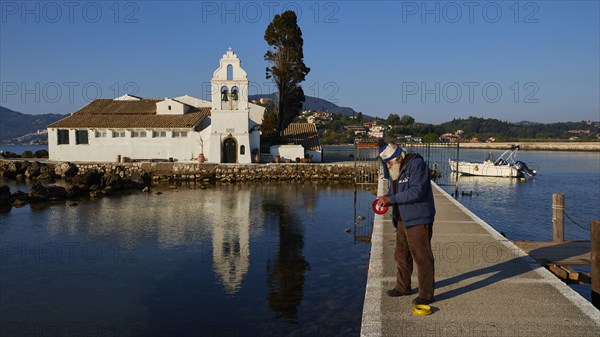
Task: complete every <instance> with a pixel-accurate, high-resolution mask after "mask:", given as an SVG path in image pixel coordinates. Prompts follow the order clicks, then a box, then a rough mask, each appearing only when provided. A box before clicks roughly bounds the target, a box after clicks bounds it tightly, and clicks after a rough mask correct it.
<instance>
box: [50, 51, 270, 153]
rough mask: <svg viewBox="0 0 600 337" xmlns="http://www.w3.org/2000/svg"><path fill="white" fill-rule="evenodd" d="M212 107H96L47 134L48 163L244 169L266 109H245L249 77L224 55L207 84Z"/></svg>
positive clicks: (163, 102) (107, 103) (167, 102)
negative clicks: (202, 163) (201, 164)
mask: <svg viewBox="0 0 600 337" xmlns="http://www.w3.org/2000/svg"><path fill="white" fill-rule="evenodd" d="M211 89H212V92H211V101H206V100H202V99H199V98H195V97H191V96H187V95H185V96H180V97H175V98H164V99H144V98H141V97H136V96H132V95H124V96H121V97H118V98H115V99H96V100H94V101H92V102H91V103H90V104H88V105H86V106H84V107H83V108H81V109H80V110H78V111H76V112H74V113H72V114H71V115H70V116H68V117H66V118H63V119H61V120H60V121H58V122H55V123H53V124H51V125H49V126H48V150H49V154H50V159H51V160H61V161H108V162H110V161H117V159H118V158H129V159H133V160H136V159H147V160H150V159H170V158H172V159H173V160H177V161H195V160H196V158H197V157H198V155H199V154H200V153H203V154H204V156H205V157H206V160H207V162H213V163H250V162H252V151H253V150H254V149H258V148H259V147H260V131H259V126H260V124H261V123H262V118H263V114H264V111H265V109H264V108H263V107H261V106H259V105H256V104H252V103H249V102H248V77H247V74H246V72H245V71H244V70H243V69H242V67H241V63H240V59H239V58H238V57H237V55H236V54H235V53H234V52H233V51H232V50H231V48H229V49H228V50H227V52H226V53H225V54H224V55H223V57H222V58H221V61H220V65H219V68H218V69H217V70H215V72H214V74H213V78H212V80H211Z"/></svg>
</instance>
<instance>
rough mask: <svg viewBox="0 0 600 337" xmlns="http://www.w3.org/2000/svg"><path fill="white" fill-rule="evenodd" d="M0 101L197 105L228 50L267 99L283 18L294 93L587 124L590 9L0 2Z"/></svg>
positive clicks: (593, 59)
mask: <svg viewBox="0 0 600 337" xmlns="http://www.w3.org/2000/svg"><path fill="white" fill-rule="evenodd" d="M0 3H1V7H0V16H1V17H0V82H1V85H2V86H1V97H0V105H2V106H5V107H7V108H10V109H13V110H16V111H20V112H23V113H32V114H39V113H62V114H64V113H70V112H73V111H75V110H77V109H79V108H80V107H82V106H84V105H85V104H87V103H88V102H89V101H90V100H92V99H94V98H97V97H98V98H100V97H104V98H113V97H116V96H120V95H122V94H124V93H126V92H132V93H135V94H137V95H139V96H142V97H148V98H156V97H175V96H180V95H185V94H188V95H191V96H196V97H201V98H207V97H208V92H207V88H206V85H207V84H208V83H209V82H210V79H211V76H212V73H213V71H214V70H215V69H216V68H217V66H218V62H219V59H220V58H221V56H222V55H223V53H224V52H225V51H226V50H227V48H228V47H232V48H233V49H234V51H235V52H236V54H238V56H239V57H240V58H241V60H242V67H244V69H245V70H246V71H247V72H248V77H249V79H250V81H251V82H252V84H251V88H250V92H251V93H269V92H271V91H272V88H273V86H272V84H271V83H270V82H269V81H267V80H266V79H265V67H266V63H265V61H264V59H263V56H264V53H265V51H266V50H267V44H266V42H265V41H264V39H263V36H264V31H265V29H266V27H267V25H268V24H269V22H270V21H271V19H272V16H273V14H276V13H280V12H281V11H283V10H285V9H292V10H295V11H296V12H297V13H298V15H299V17H300V19H299V25H300V28H301V29H302V31H303V37H304V55H305V63H306V65H307V66H308V67H310V68H311V72H310V73H309V75H308V76H307V78H306V81H305V82H304V84H303V87H304V92H305V94H307V95H310V96H316V97H320V98H323V99H327V100H330V101H332V102H334V103H336V104H338V105H340V106H349V107H352V108H354V109H355V110H357V111H362V112H363V113H365V114H368V115H372V116H379V117H383V118H385V117H387V116H388V115H389V114H390V113H396V114H400V115H404V114H408V115H411V116H413V117H414V118H415V119H416V120H417V121H418V122H426V123H441V122H444V121H448V120H451V119H453V118H467V117H469V116H478V117H485V118H496V119H500V120H505V121H521V120H530V121H536V122H556V121H580V120H589V119H591V120H600V94H599V92H600V42H599V41H600V7H599V1H519V2H516V1H426V2H424V1H318V2H317V1H295V2H278V1H229V2H221V1H204V2H194V1H138V2H133V1H123V2H115V1H106V2H104V1H94V2H84V1H71V2H66V1H50V2H43V1H28V2H23V1H4V0H2V1H1V2H0Z"/></svg>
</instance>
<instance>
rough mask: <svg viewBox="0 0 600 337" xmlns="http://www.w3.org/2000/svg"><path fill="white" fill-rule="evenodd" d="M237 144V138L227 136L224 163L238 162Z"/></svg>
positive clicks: (224, 144)
mask: <svg viewBox="0 0 600 337" xmlns="http://www.w3.org/2000/svg"><path fill="white" fill-rule="evenodd" d="M236 154H237V144H236V141H235V139H233V138H227V139H225V141H224V142H223V162H224V163H236V162H237V156H236Z"/></svg>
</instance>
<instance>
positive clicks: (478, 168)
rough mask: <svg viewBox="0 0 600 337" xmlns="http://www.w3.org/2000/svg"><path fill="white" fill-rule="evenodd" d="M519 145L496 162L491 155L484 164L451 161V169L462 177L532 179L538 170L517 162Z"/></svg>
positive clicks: (507, 151)
mask: <svg viewBox="0 0 600 337" xmlns="http://www.w3.org/2000/svg"><path fill="white" fill-rule="evenodd" d="M517 151H519V146H518V145H513V146H511V147H510V149H508V150H506V151H504V153H502V154H501V155H500V157H498V159H495V160H494V156H493V155H492V154H491V153H490V154H488V155H487V157H486V158H485V160H484V161H483V162H477V163H476V162H467V161H459V162H457V161H456V160H449V164H450V169H451V170H452V171H453V172H456V171H458V172H459V173H460V174H462V175H471V176H484V177H514V178H523V177H524V176H525V174H527V175H528V176H530V177H533V176H534V175H536V173H537V172H536V170H532V169H530V168H529V167H527V164H525V163H524V162H522V161H519V160H515V157H516V154H517Z"/></svg>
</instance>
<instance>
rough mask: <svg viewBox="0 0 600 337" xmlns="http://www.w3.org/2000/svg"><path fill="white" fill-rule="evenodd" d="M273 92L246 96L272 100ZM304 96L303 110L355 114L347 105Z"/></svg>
mask: <svg viewBox="0 0 600 337" xmlns="http://www.w3.org/2000/svg"><path fill="white" fill-rule="evenodd" d="M275 95H276V94H275V93H273V94H266V95H250V96H249V97H248V99H249V100H251V101H252V100H255V99H261V98H270V99H272V100H275ZM304 97H305V98H306V100H305V101H304V106H303V108H304V110H329V111H330V112H331V113H334V114H338V115H342V116H352V115H355V114H357V111H355V110H354V109H352V108H348V107H340V106H338V105H336V104H334V103H331V102H329V101H327V100H324V99H322V98H317V97H312V96H306V95H305V96H304ZM362 117H363V120H367V121H368V120H373V119H375V117H372V116H368V115H364V114H363V116H362Z"/></svg>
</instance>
